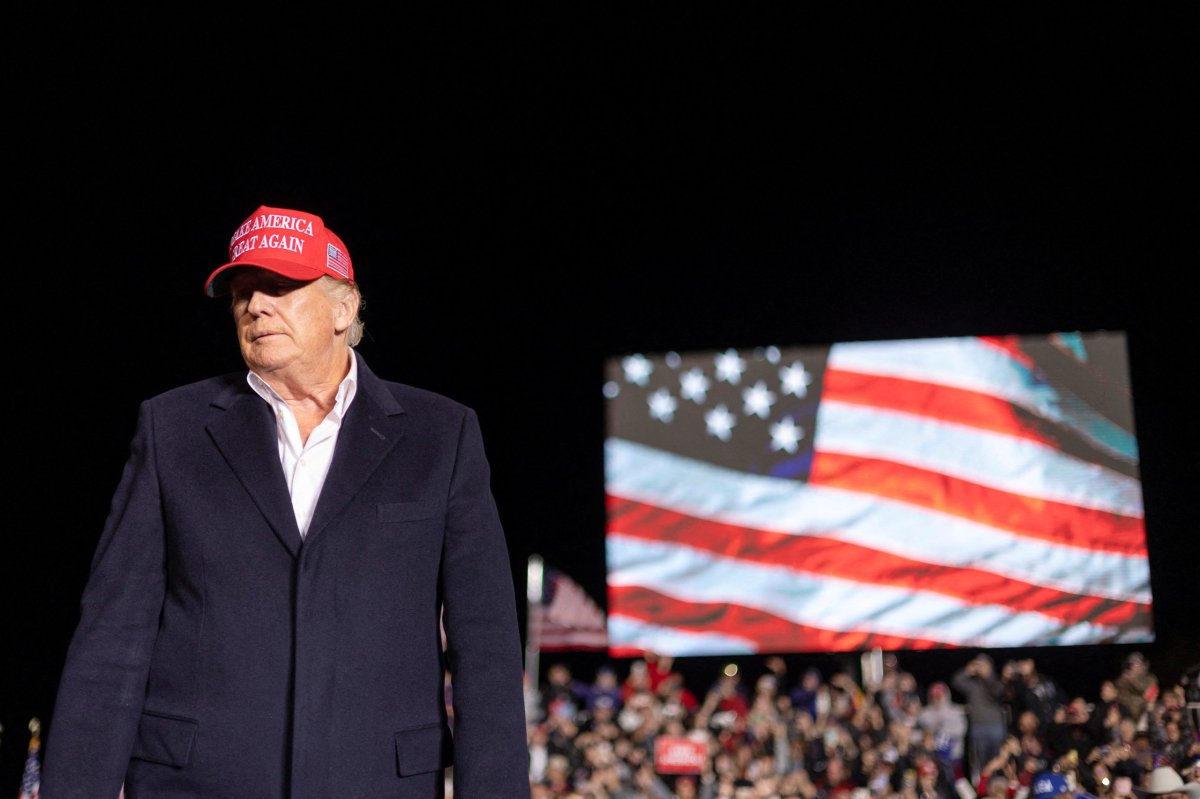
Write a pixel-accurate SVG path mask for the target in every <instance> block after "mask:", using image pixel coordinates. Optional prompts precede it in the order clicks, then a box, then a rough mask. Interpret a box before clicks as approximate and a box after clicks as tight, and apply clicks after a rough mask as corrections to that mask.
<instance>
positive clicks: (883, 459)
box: [604, 332, 1153, 656]
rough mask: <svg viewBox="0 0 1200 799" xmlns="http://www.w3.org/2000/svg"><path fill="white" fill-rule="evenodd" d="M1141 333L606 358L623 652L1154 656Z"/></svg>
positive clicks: (612, 539) (611, 531) (611, 545)
mask: <svg viewBox="0 0 1200 799" xmlns="http://www.w3.org/2000/svg"><path fill="white" fill-rule="evenodd" d="M1126 352H1127V349H1126V342H1125V336H1124V334H1123V333H1120V332H1070V333H1054V334H1049V335H1036V336H1031V335H1021V336H999V337H961V338H957V337H956V338H930V339H912V340H902V341H865V342H850V343H838V344H833V345H831V346H824V347H796V348H779V347H761V348H756V349H728V350H724V351H712V352H667V353H654V354H650V353H642V354H630V355H627V356H623V357H614V358H611V359H609V360H608V362H607V363H606V382H605V384H604V392H605V397H606V405H605V407H606V426H607V432H606V440H605V483H606V486H605V487H606V494H607V528H606V553H607V589H608V628H609V629H608V632H609V639H610V647H611V650H612V652H613V654H617V655H621V654H633V653H636V652H644V651H654V652H658V653H662V654H671V655H677V656H678V655H717V654H721V655H727V654H728V655H732V654H744V653H753V652H780V653H782V652H806V651H809V652H811V651H826V652H833V651H852V650H863V649H872V648H881V649H888V650H897V649H926V648H935V647H961V646H971V647H1021V646H1050V645H1072V644H1097V643H1106V642H1111V643H1126V642H1143V641H1150V640H1153V626H1152V619H1151V598H1150V573H1149V565H1148V562H1147V557H1146V535H1145V528H1144V524H1143V513H1142V491H1141V483H1140V480H1139V473H1138V449H1137V440H1136V436H1135V432H1134V423H1133V410H1132V401H1131V395H1130V383H1129V373H1128V362H1127V355H1126Z"/></svg>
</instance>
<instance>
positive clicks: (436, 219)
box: [0, 4, 1200, 791]
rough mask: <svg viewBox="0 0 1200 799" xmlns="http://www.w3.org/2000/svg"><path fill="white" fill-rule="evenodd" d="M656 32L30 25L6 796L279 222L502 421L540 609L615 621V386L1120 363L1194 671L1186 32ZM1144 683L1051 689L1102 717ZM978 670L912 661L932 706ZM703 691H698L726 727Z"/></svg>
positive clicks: (1027, 27) (708, 24) (400, 339)
mask: <svg viewBox="0 0 1200 799" xmlns="http://www.w3.org/2000/svg"><path fill="white" fill-rule="evenodd" d="M660 12H661V13H660V15H659V16H658V17H657V18H655V17H653V16H651V15H646V14H636V15H633V14H631V15H623V14H622V13H620V12H619V11H616V10H612V9H607V8H606V9H603V10H600V9H590V10H589V9H588V8H587V7H582V8H580V7H575V8H574V10H572V11H570V12H563V11H562V10H553V11H551V10H546V9H538V10H537V11H534V10H531V9H528V8H526V9H525V10H523V11H521V12H519V13H514V12H512V11H511V10H504V11H491V12H487V13H486V14H467V13H466V12H462V11H456V12H449V11H448V12H446V13H445V16H444V17H442V18H437V19H418V18H416V17H414V16H413V15H412V14H411V13H408V14H407V15H401V16H400V17H398V18H395V19H384V18H380V19H377V20H353V21H348V20H344V19H336V18H332V17H329V16H305V14H306V13H308V12H302V11H301V10H299V9H280V10H279V11H278V13H274V14H260V15H248V12H247V11H246V10H245V9H243V10H241V11H240V12H239V13H238V15H237V16H230V17H228V18H220V19H217V18H215V14H209V15H208V16H206V17H199V16H197V17H194V18H181V17H179V16H172V17H170V18H168V17H165V16H164V17H162V18H154V17H153V14H154V13H157V12H145V13H146V14H150V15H151V16H140V17H138V18H136V19H132V18H131V19H114V18H113V17H112V16H111V13H112V12H111V11H110V10H106V11H105V12H103V13H96V14H95V16H93V17H79V16H75V15H73V13H67V12H66V11H65V10H61V11H59V12H56V13H55V14H54V17H55V18H52V19H51V18H46V19H42V18H39V17H38V16H37V15H36V14H35V12H33V11H30V10H22V11H19V12H17V16H16V17H14V19H13V20H11V22H10V24H9V25H7V26H6V27H7V32H6V33H4V34H3V36H4V39H5V41H4V44H5V62H6V78H7V80H6V81H5V88H6V92H5V94H6V95H7V96H6V100H7V102H6V113H5V118H6V125H5V127H6V129H7V130H6V134H7V135H6V138H7V139H8V141H9V143H8V144H7V145H6V149H5V174H6V180H5V182H6V186H7V189H8V192H7V193H8V199H9V202H8V203H7V205H8V208H9V210H8V211H7V213H6V215H5V220H4V221H5V224H4V232H5V237H6V240H7V246H6V248H5V252H6V255H7V260H6V265H7V267H8V274H9V279H8V280H7V281H6V287H7V292H8V298H7V300H8V301H7V311H8V312H7V313H6V314H5V317H6V331H7V333H6V339H7V345H8V346H7V349H8V351H9V356H8V358H9V367H8V375H7V378H6V380H5V384H6V386H7V391H6V392H5V393H6V398H5V407H6V411H7V412H6V414H5V418H6V422H7V424H6V427H7V431H8V435H7V436H6V437H5V441H6V444H8V446H7V447H6V448H5V449H6V452H7V454H8V460H9V466H10V472H9V478H8V480H7V486H8V488H7V496H8V504H9V508H10V511H9V518H8V521H7V523H6V524H5V532H4V533H3V547H2V549H0V558H2V560H3V563H4V566H5V575H4V577H5V579H4V581H3V583H4V590H5V592H6V594H7V596H6V598H5V599H4V631H3V646H4V657H3V659H4V667H5V669H6V671H7V674H6V676H4V678H3V681H2V682H0V697H2V701H0V721H2V723H3V724H4V728H5V730H4V735H3V744H2V745H0V760H2V764H0V765H2V766H3V772H2V773H0V790H9V788H10V787H11V789H12V790H14V791H15V790H16V787H17V784H18V781H19V779H18V776H17V775H18V774H19V767H20V766H19V764H20V760H21V758H22V757H23V754H24V747H25V743H26V741H27V733H26V731H25V724H26V722H27V721H28V719H29V717H31V716H34V715H38V716H40V717H41V718H42V719H43V720H44V721H49V716H50V713H51V710H52V706H53V696H54V691H55V688H56V684H57V679H58V671H59V669H60V668H61V665H62V660H63V657H64V654H65V650H66V646H67V642H68V640H69V637H70V634H71V631H72V628H73V625H74V622H75V619H76V614H77V602H78V598H79V593H80V591H81V589H82V587H83V583H84V580H85V578H86V573H87V568H88V563H89V561H90V558H91V553H92V549H93V547H94V545H95V542H96V539H97V537H98V535H99V533H100V528H101V526H102V524H103V521H104V517H105V514H106V512H107V509H108V503H109V499H110V496H111V493H112V491H113V489H114V487H115V485H116V481H117V479H118V476H119V473H120V469H121V465H122V463H123V461H124V459H125V456H126V454H127V452H128V443H129V438H130V436H131V434H132V432H133V424H134V420H135V413H136V409H137V404H138V402H139V401H140V400H141V399H143V398H145V397H147V396H149V395H152V394H154V393H157V392H159V391H163V390H165V389H168V388H171V387H173V386H176V385H178V384H181V383H184V382H188V381H192V380H196V379H200V378H203V377H206V376H209V375H211V374H214V373H217V372H224V371H229V370H232V369H236V368H238V367H239V366H240V361H239V359H238V356H237V352H236V347H235V344H234V340H233V336H232V331H231V323H230V321H229V318H228V315H227V312H226V310H225V308H224V307H223V306H222V304H221V303H220V302H214V301H210V300H208V299H207V298H205V297H204V295H203V293H202V289H201V287H202V284H203V281H204V278H205V277H206V276H207V275H208V273H209V272H210V271H211V269H212V268H214V267H215V266H216V265H218V264H219V263H222V262H223V259H224V257H225V248H226V245H227V241H228V237H229V235H230V234H231V232H232V231H233V229H234V228H235V227H236V226H237V225H238V224H239V223H240V222H241V221H242V220H243V219H244V218H245V217H246V216H247V215H249V214H250V212H251V211H253V210H254V208H255V207H257V206H258V205H259V204H268V205H276V206H283V207H294V208H302V209H305V210H310V211H313V212H316V213H318V214H321V215H322V216H324V218H325V219H326V221H327V222H328V224H329V225H330V227H331V228H333V229H334V230H335V231H337V232H338V234H339V235H340V236H341V237H342V238H343V239H344V240H345V241H346V243H347V245H348V247H349V249H350V252H351V254H352V256H353V259H354V263H355V266H356V270H357V272H358V277H359V280H360V283H361V286H362V288H363V291H364V294H365V296H366V300H367V305H366V308H365V312H364V318H365V320H366V322H367V329H368V331H369V336H368V339H367V341H365V342H364V344H363V345H362V346H361V348H360V351H361V352H362V353H363V354H364V356H365V357H366V358H367V359H368V361H369V363H370V364H371V366H372V368H373V369H374V370H375V371H376V372H377V373H379V374H381V375H382V376H384V377H388V378H391V379H396V380H401V381H404V382H409V383H413V384H416V385H420V386H423V387H426V388H430V389H433V390H436V391H440V392H442V393H445V394H448V395H450V396H452V397H454V398H456V399H459V400H461V401H463V402H465V403H467V404H469V405H472V406H473V407H475V408H476V409H477V411H478V412H479V416H480V419H481V423H482V425H483V430H484V435H485V441H486V443H487V446H488V451H489V455H490V458H491V462H492V466H493V472H494V482H493V487H494V491H495V494H496V497H497V501H498V503H499V505H500V510H501V514H502V517H503V519H504V522H505V527H506V530H507V533H508V536H509V546H510V555H511V558H512V567H513V576H514V580H515V582H516V587H517V591H518V596H519V597H522V596H523V592H524V588H525V576H524V564H525V560H526V558H527V557H528V556H529V555H530V554H532V553H538V554H541V555H542V556H544V557H545V558H546V560H547V562H548V563H550V564H552V565H555V566H557V567H559V568H560V569H562V570H564V571H566V572H567V573H568V574H569V575H571V576H572V577H574V578H575V579H576V580H577V581H579V582H580V583H581V584H583V586H584V587H585V588H586V589H587V590H588V591H589V592H590V593H592V595H593V596H595V597H596V598H597V600H598V601H600V602H603V597H604V557H603V553H604V550H603V526H604V519H603V512H604V509H603V497H602V494H603V485H602V480H603V464H602V460H601V456H602V451H601V447H602V439H603V434H604V430H603V405H602V397H601V393H600V387H601V384H602V380H603V376H602V367H603V361H604V359H605V358H606V357H609V356H611V355H617V354H622V353H626V352H630V351H661V350H668V349H677V350H686V349H699V348H709V347H726V346H735V347H739V346H755V345H762V344H778V345H781V346H784V345H794V344H820V343H828V342H832V341H839V340H855V339H878V338H903V337H915V336H939V335H967V334H1004V333H1041V332H1048V331H1052V330H1075V329H1079V330H1098V329H1108V330H1123V331H1127V333H1128V336H1129V339H1128V340H1129V354H1130V363H1131V370H1132V383H1133V390H1134V407H1135V415H1136V422H1137V429H1138V434H1139V439H1140V445H1141V454H1142V476H1143V480H1144V489H1145V505H1146V523H1147V529H1148V535H1149V547H1150V560H1151V568H1152V575H1153V584H1152V587H1153V592H1154V599H1155V610H1156V624H1157V627H1158V632H1159V639H1158V640H1157V641H1156V642H1155V643H1153V644H1147V645H1145V646H1140V647H1137V648H1138V649H1140V650H1141V651H1144V652H1145V653H1146V654H1147V655H1148V656H1149V657H1150V659H1151V666H1152V669H1153V670H1154V671H1156V672H1157V673H1158V674H1159V676H1160V677H1161V678H1163V679H1164V680H1167V681H1172V682H1173V681H1174V679H1176V678H1178V676H1179V675H1180V674H1181V673H1182V672H1183V670H1184V669H1185V668H1186V667H1187V666H1188V665H1190V664H1193V663H1195V662H1196V661H1197V660H1198V659H1200V645H1198V644H1197V641H1198V640H1200V634H1198V632H1197V630H1198V625H1197V624H1196V621H1195V616H1194V606H1195V591H1196V577H1195V575H1196V566H1197V562H1198V561H1197V556H1196V544H1195V539H1196V523H1195V515H1194V513H1193V512H1192V507H1191V505H1192V503H1193V501H1194V498H1195V497H1196V492H1195V490H1194V488H1193V485H1192V482H1191V476H1192V475H1193V474H1194V471H1195V468H1194V457H1193V455H1194V453H1193V451H1192V446H1191V442H1192V441H1193V440H1194V435H1193V421H1192V420H1193V417H1194V411H1193V409H1192V406H1193V404H1194V394H1193V391H1192V390H1191V389H1189V388H1188V386H1189V385H1190V383H1191V382H1192V380H1193V376H1192V375H1191V373H1192V372H1193V371H1194V348H1193V343H1192V342H1193V337H1194V330H1195V313H1194V310H1193V309H1194V307H1195V292H1194V289H1189V288H1187V287H1188V286H1191V285H1193V284H1194V280H1195V275H1194V273H1195V271H1196V268H1197V266H1196V265H1197V256H1196V235H1195V234H1196V219H1197V211H1198V210H1200V209H1198V204H1197V199H1196V177H1197V169H1196V166H1197V164H1196V149H1197V133H1198V132H1200V131H1198V130H1197V125H1196V114H1195V112H1196V107H1197V106H1196V103H1197V92H1196V80H1195V62H1196V53H1197V52H1198V51H1197V44H1200V42H1197V36H1196V32H1197V25H1196V23H1197V18H1196V13H1195V6H1190V5H1187V4H1167V5H1158V4H1155V5H1151V4H1137V5H1135V4H1126V5H1124V6H1093V5H1083V4H1079V5H1062V6H1055V7H1052V8H1045V7H1043V6H1041V5H1036V6H1035V5H1030V6H1027V7H1011V6H1004V7H1003V8H1000V7H996V6H992V7H981V6H978V5H973V6H969V7H965V6H959V5H949V4H947V5H922V6H921V7H920V8H918V9H913V8H908V7H906V6H905V4H895V5H888V6H882V5H880V6H862V5H859V6H855V7H854V11H853V12H838V13H835V12H833V11H829V10H822V9H821V7H818V6H805V7H804V10H803V11H795V12H793V13H790V14H785V13H783V12H780V13H777V14H773V15H766V14H763V13H761V9H760V10H759V11H757V12H755V11H746V10H744V9H740V8H737V9H735V8H732V7H731V8H727V9H724V10H721V11H716V12H711V13H710V12H705V11H702V10H697V9H695V8H688V9H686V10H674V11H673V12H671V11H668V10H666V9H660ZM171 13H172V14H174V15H179V14H181V13H185V12H180V11H173V12H171ZM430 16H431V17H432V16H433V14H432V13H431V14H430ZM520 604H521V608H522V611H523V608H524V603H523V600H521V601H520ZM1131 649H1132V647H1128V646H1098V647H1087V648H1083V649H1077V650H1064V649H1040V650H1036V651H1033V652H1030V653H1029V654H1032V655H1033V656H1034V657H1035V658H1036V659H1037V662H1038V664H1039V666H1041V667H1042V668H1043V669H1044V670H1045V671H1046V672H1048V673H1049V674H1051V675H1052V676H1053V677H1055V678H1056V679H1058V680H1059V681H1060V682H1062V683H1063V684H1064V685H1066V686H1067V687H1068V689H1069V690H1070V691H1071V692H1073V693H1089V694H1092V693H1094V692H1095V689H1096V687H1097V686H1098V683H1099V680H1100V679H1102V678H1103V677H1108V676H1115V674H1116V672H1117V670H1118V669H1119V664H1120V661H1121V659H1122V658H1123V657H1124V655H1125V654H1127V653H1128V652H1129V651H1130V650H1131ZM968 654H969V653H966V652H934V653H927V654H923V655H919V656H918V655H915V654H912V655H902V657H901V662H902V664H904V665H905V666H906V667H907V668H909V669H911V670H913V671H914V672H915V673H917V675H918V677H919V678H920V679H921V680H922V682H928V681H929V680H931V679H934V678H936V677H938V676H945V675H946V674H948V672H949V670H950V669H952V668H954V667H956V666H958V665H959V664H961V663H962V662H964V661H965V660H966V658H967V657H968ZM1018 654H1022V653H1018V652H1005V651H1001V652H997V653H995V655H996V657H997V658H998V659H1001V660H1002V659H1004V658H1007V657H1010V656H1016V655H1018ZM568 660H570V662H571V663H572V664H574V665H575V666H576V668H577V670H578V671H579V672H580V674H581V676H585V677H589V676H590V674H591V669H592V668H593V667H594V665H595V664H596V663H598V662H599V659H598V658H597V657H595V656H590V655H579V656H575V657H573V658H568ZM740 660H741V661H742V662H744V663H746V668H747V671H753V670H754V669H755V668H760V666H759V665H757V664H758V661H757V660H754V659H740ZM851 660H852V658H850V659H847V658H845V657H833V656H823V655H818V654H813V655H806V656H794V657H789V659H788V661H789V666H791V667H794V668H796V669H797V670H798V669H799V666H800V664H805V663H816V664H817V665H820V666H822V667H823V668H826V669H829V668H834V667H837V666H839V665H845V664H846V663H848V662H850V661H851ZM719 662H721V661H719V660H717V659H706V658H698V659H688V661H687V662H681V663H680V664H679V665H680V667H681V668H683V669H684V670H685V674H686V675H687V676H688V677H689V680H691V681H693V684H694V686H695V688H694V689H695V690H703V688H704V687H706V684H707V681H708V680H710V679H711V678H712V676H713V675H715V673H716V667H717V665H718V664H719ZM544 664H545V659H544V660H543V665H544Z"/></svg>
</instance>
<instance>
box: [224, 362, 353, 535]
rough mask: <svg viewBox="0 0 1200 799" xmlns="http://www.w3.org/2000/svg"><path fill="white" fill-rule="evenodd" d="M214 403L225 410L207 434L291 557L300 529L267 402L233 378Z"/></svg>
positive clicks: (243, 383) (243, 382)
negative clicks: (281, 463)
mask: <svg viewBox="0 0 1200 799" xmlns="http://www.w3.org/2000/svg"><path fill="white" fill-rule="evenodd" d="M212 405H213V406H214V407H216V408H220V409H221V410H223V411H224V413H222V414H221V415H220V416H219V417H217V419H215V420H214V421H213V422H212V423H210V424H209V425H208V428H207V429H208V434H209V436H211V437H212V440H213V443H215V444H216V445H217V449H219V450H220V451H221V455H222V456H224V458H225V460H226V462H227V463H228V464H229V467H230V468H231V469H233V472H234V474H236V475H237V478H238V480H240V481H241V482H242V485H243V486H245V487H246V490H247V491H248V492H249V493H250V496H251V497H252V498H253V499H254V504H255V505H257V506H258V509H259V510H260V511H261V512H262V515H263V516H264V517H265V518H266V520H267V523H268V524H270V525H271V529H272V530H274V532H275V535H276V536H277V537H278V538H279V541H280V542H281V543H282V544H283V545H284V546H285V547H287V550H288V552H290V553H291V554H292V557H295V556H296V554H297V553H298V552H299V551H300V529H299V528H298V527H297V526H296V516H295V511H294V510H293V509H292V500H291V496H290V494H289V493H288V488H287V483H286V482H285V481H284V478H283V468H282V467H281V466H280V464H279V443H278V441H277V439H276V433H275V419H274V417H273V416H272V415H271V409H270V406H268V405H267V403H266V402H264V401H263V400H262V399H261V398H260V397H258V396H257V395H255V394H254V393H253V391H251V389H250V386H248V385H247V384H246V383H245V381H244V380H243V381H241V382H240V385H239V383H238V381H236V380H235V381H234V383H233V384H232V385H231V386H230V387H228V388H226V389H225V390H224V391H223V392H221V394H219V395H218V396H217V397H216V399H214V400H213V402H212ZM351 407H353V406H351Z"/></svg>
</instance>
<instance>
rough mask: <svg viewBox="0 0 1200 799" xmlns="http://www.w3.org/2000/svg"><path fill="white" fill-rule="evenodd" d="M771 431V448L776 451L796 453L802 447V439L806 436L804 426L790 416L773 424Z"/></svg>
mask: <svg viewBox="0 0 1200 799" xmlns="http://www.w3.org/2000/svg"><path fill="white" fill-rule="evenodd" d="M770 431H771V449H772V450H774V451H775V452H778V451H780V450H783V451H784V452H787V453H791V454H795V452H796V450H798V449H799V448H800V439H802V438H804V428H803V427H800V426H799V425H797V424H796V423H795V422H794V421H792V417H790V416H785V417H783V421H780V422H776V423H775V424H773V425H771V427H770Z"/></svg>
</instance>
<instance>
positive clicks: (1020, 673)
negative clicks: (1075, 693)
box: [1009, 658, 1066, 726]
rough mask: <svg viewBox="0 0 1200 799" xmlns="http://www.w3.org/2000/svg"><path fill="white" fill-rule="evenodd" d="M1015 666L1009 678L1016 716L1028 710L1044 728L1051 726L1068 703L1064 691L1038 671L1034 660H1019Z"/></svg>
mask: <svg viewBox="0 0 1200 799" xmlns="http://www.w3.org/2000/svg"><path fill="white" fill-rule="evenodd" d="M1014 666H1015V668H1014V669H1013V672H1012V673H1011V674H1010V676H1009V681H1010V684H1011V685H1012V691H1011V695H1012V696H1013V697H1014V699H1015V703H1014V707H1013V710H1014V715H1016V714H1019V713H1021V712H1022V711H1026V710H1028V711H1031V712H1033V713H1034V714H1035V715H1036V716H1037V717H1038V721H1040V722H1041V723H1042V726H1045V725H1047V724H1049V723H1050V722H1051V721H1053V719H1054V713H1055V711H1056V710H1057V709H1058V708H1059V706H1061V705H1063V704H1065V702H1066V699H1065V697H1064V696H1063V695H1062V690H1061V689H1060V688H1059V687H1058V684H1057V683H1056V682H1054V680H1053V679H1051V678H1050V677H1048V676H1046V675H1044V674H1042V673H1041V672H1039V671H1038V669H1037V665H1036V664H1035V663H1034V661H1033V658H1024V659H1022V660H1018V661H1016V662H1015V664H1014Z"/></svg>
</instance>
